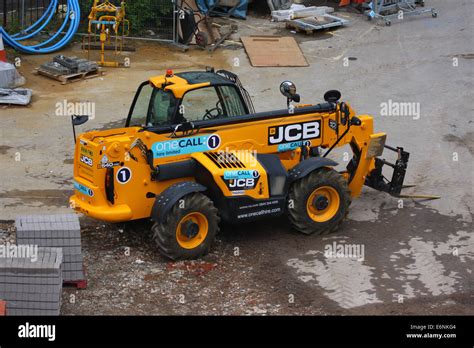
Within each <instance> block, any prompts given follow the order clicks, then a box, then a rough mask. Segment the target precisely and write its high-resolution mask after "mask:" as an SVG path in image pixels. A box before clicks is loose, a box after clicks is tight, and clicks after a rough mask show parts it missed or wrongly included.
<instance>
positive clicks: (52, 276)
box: [0, 246, 63, 315]
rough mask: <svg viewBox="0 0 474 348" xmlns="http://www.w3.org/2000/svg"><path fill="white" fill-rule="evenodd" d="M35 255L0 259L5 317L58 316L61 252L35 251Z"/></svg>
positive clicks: (0, 287)
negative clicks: (5, 308)
mask: <svg viewBox="0 0 474 348" xmlns="http://www.w3.org/2000/svg"><path fill="white" fill-rule="evenodd" d="M30 248H34V246H30ZM35 254H36V255H35V256H34V257H32V255H33V253H31V254H30V255H21V257H20V256H19V255H15V256H11V257H0V298H1V299H2V300H4V301H6V304H7V314H8V315H59V311H60V308H61V291H62V286H63V279H62V269H61V263H62V261H63V255H62V250H61V249H60V248H37V253H35Z"/></svg>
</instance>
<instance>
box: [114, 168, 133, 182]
mask: <svg viewBox="0 0 474 348" xmlns="http://www.w3.org/2000/svg"><path fill="white" fill-rule="evenodd" d="M131 178H132V171H131V170H130V169H129V168H127V167H122V168H120V169H119V171H118V172H117V181H118V182H119V183H120V184H126V183H127V182H129V181H130V179H131Z"/></svg>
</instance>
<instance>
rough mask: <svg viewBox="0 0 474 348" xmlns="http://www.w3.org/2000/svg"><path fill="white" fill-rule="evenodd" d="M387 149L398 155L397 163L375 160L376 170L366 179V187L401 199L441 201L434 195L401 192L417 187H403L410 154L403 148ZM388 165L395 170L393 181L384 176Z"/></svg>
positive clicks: (380, 159)
mask: <svg viewBox="0 0 474 348" xmlns="http://www.w3.org/2000/svg"><path fill="white" fill-rule="evenodd" d="M384 147H385V148H386V149H389V150H391V151H394V152H396V153H397V154H398V157H397V160H396V161H395V163H390V162H388V161H386V160H385V159H382V158H375V169H374V170H372V171H371V172H370V174H369V175H368V176H367V178H366V179H365V185H366V186H369V187H372V188H373V189H375V190H378V191H383V192H387V193H388V194H390V195H392V196H394V197H399V198H418V199H427V200H431V199H439V198H441V197H440V196H434V195H417V194H415V195H405V194H402V193H401V191H402V189H404V188H409V187H414V186H416V185H403V181H404V180H405V173H406V169H407V166H408V158H409V157H410V153H408V152H406V151H404V150H403V147H396V148H394V147H391V146H388V145H384ZM384 165H387V166H389V167H392V168H393V174H392V180H391V181H389V180H388V179H387V178H385V176H384V175H383V174H382V169H383V166H384Z"/></svg>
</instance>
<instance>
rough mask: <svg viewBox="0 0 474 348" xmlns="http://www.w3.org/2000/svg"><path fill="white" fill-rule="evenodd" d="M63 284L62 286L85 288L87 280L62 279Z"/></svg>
mask: <svg viewBox="0 0 474 348" xmlns="http://www.w3.org/2000/svg"><path fill="white" fill-rule="evenodd" d="M63 286H64V287H72V288H76V289H85V288H87V280H86V279H81V280H65V281H63Z"/></svg>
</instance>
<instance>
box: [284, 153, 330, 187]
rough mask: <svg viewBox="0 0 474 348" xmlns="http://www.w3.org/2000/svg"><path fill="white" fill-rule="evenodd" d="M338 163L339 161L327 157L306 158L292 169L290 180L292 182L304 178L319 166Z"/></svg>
mask: <svg viewBox="0 0 474 348" xmlns="http://www.w3.org/2000/svg"><path fill="white" fill-rule="evenodd" d="M337 164H338V163H337V162H334V161H333V160H330V159H329V158H325V157H311V158H308V159H305V160H304V161H302V162H300V163H298V164H297V165H296V166H294V167H293V168H292V169H291V170H290V172H289V174H290V177H289V181H290V183H292V182H294V181H296V180H298V179H301V178H304V177H305V176H306V175H308V174H309V173H311V172H312V171H314V170H316V169H318V168H321V167H335V166H337Z"/></svg>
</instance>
